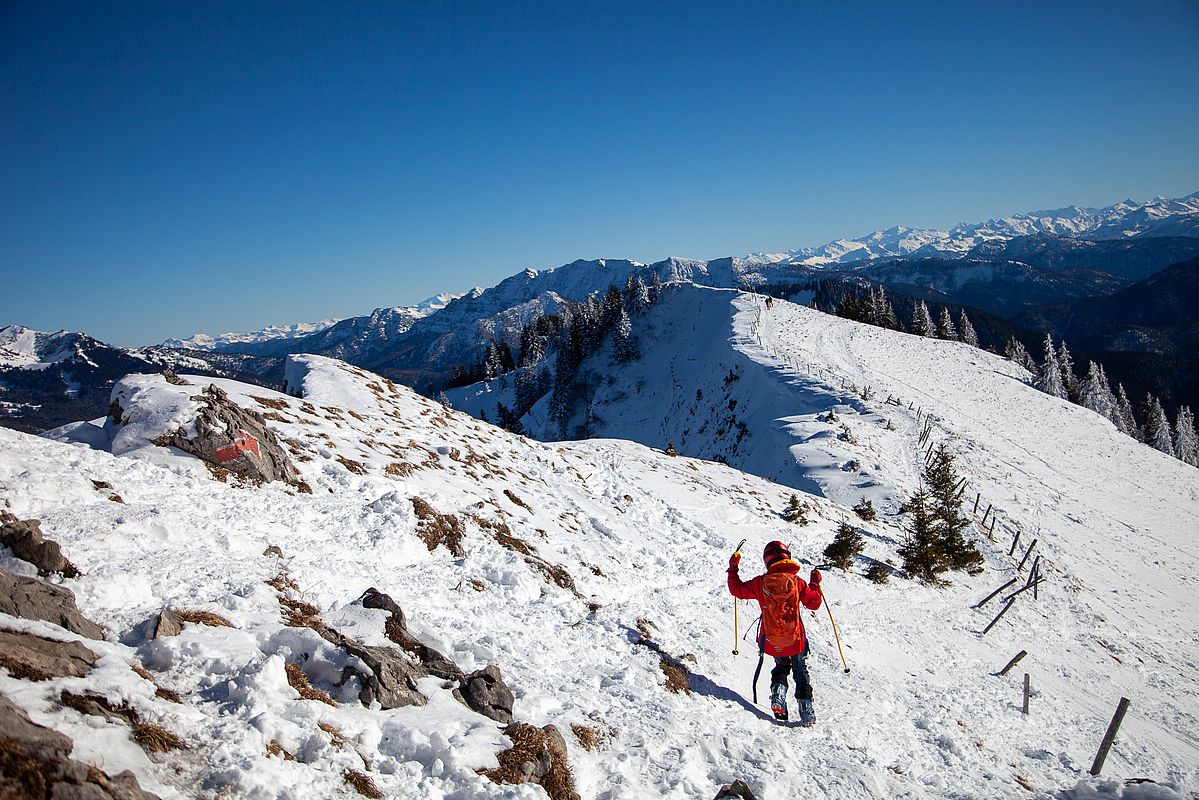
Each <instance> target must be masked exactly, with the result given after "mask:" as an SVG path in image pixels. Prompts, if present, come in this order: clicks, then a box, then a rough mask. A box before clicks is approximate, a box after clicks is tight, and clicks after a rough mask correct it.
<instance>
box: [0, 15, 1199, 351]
mask: <svg viewBox="0 0 1199 800" xmlns="http://www.w3.org/2000/svg"><path fill="white" fill-rule="evenodd" d="M1196 190H1199V3H1197V2H1195V0H1177V1H1176V2H1153V1H1152V0H1150V1H1149V2H1136V3H1130V2H1118V3H1107V2H1096V1H1095V0H1089V1H1088V2H1077V3H1075V2H1067V1H1065V0H1053V2H1044V0H1038V1H1037V2H1028V3H1019V2H1013V3H995V2H967V1H966V0H956V2H946V3H923V2H906V3H891V4H882V3H878V4H860V3H853V2H840V1H838V2H778V3H772V2H743V0H729V2H725V3H706V2H699V1H698V0H696V1H695V2H678V3H667V2H654V0H630V2H616V1H611V2H594V3H583V2H563V0H551V1H550V2H544V3H506V2H479V3H465V2H426V1H425V0H421V1H420V2H411V3H405V2H391V3H385V2H361V3H352V2H346V3H339V2H327V0H321V1H320V2H301V1H300V0H288V1H287V2H280V3H277V4H276V3H268V2H251V3H245V2H228V3H224V2H217V0H204V1H203V2H194V3H183V2H150V3H145V4H135V3H126V4H114V3H106V2H102V1H100V0H89V2H81V3H59V2H53V1H52V0H32V1H31V2H25V1H23V0H7V1H6V2H3V3H0V324H7V323H11V322H16V323H20V324H24V325H28V326H30V327H34V328H38V329H42V330H57V329H59V328H68V329H72V330H83V331H87V332H89V333H91V334H93V335H95V336H97V337H99V338H101V339H104V340H106V341H110V342H113V343H115V344H120V345H134V344H150V343H155V342H158V341H161V340H162V339H164V338H166V337H169V336H186V335H190V334H192V333H194V332H197V331H204V332H207V333H219V332H223V331H228V330H253V329H257V328H260V327H263V326H264V325H266V324H270V323H289V322H300V321H310V320H317V319H321V318H324V317H331V316H337V317H344V316H353V315H358V314H364V313H368V312H369V311H370V310H371V309H373V308H375V307H379V306H392V305H406V304H410V303H415V302H417V301H419V300H422V299H424V298H425V297H427V296H429V295H432V294H435V293H437V292H438V291H443V290H448V291H463V290H465V289H468V288H470V287H471V286H473V285H483V286H488V285H492V284H495V283H497V282H498V281H499V280H501V279H503V278H504V277H506V276H507V275H510V274H513V273H515V272H518V271H519V270H521V269H524V268H525V267H536V268H545V267H552V266H556V265H559V264H562V263H565V262H568V261H572V260H574V259H576V258H597V257H612V258H635V259H639V260H642V261H654V260H657V259H660V258H663V257H666V256H670V255H680V256H689V257H696V258H715V257H719V256H725V255H743V254H745V253H748V252H752V251H761V250H785V249H790V248H797V247H803V246H809V245H817V244H822V243H823V242H825V241H828V240H830V239H834V238H837V237H841V236H846V237H853V236H860V235H863V234H866V233H868V232H870V231H871V230H874V229H876V228H886V227H890V226H891V225H895V224H903V225H908V226H913V227H947V226H950V225H953V224H955V223H957V222H974V221H978V220H982V219H987V218H990V217H994V216H1001V215H1005V214H1012V213H1018V212H1022V211H1031V210H1035V209H1039V208H1055V207H1059V206H1065V205H1070V204H1079V205H1091V206H1102V205H1109V204H1111V203H1113V202H1117V201H1119V200H1122V199H1124V198H1126V197H1132V198H1134V199H1146V198H1148V197H1151V196H1153V195H1157V194H1163V195H1166V196H1171V197H1174V196H1181V195H1185V194H1189V193H1190V192H1193V191H1196Z"/></svg>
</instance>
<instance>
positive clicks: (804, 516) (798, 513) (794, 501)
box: [783, 494, 811, 525]
mask: <svg viewBox="0 0 1199 800" xmlns="http://www.w3.org/2000/svg"><path fill="white" fill-rule="evenodd" d="M809 511H811V508H810V507H809V506H808V504H807V503H801V502H800V500H799V495H796V494H793V495H791V499H790V500H789V501H787V507H786V508H784V509H783V519H785V520H787V522H792V523H795V524H796V525H807V524H808V523H809V522H810V521H811V520H809V519H808V512H809Z"/></svg>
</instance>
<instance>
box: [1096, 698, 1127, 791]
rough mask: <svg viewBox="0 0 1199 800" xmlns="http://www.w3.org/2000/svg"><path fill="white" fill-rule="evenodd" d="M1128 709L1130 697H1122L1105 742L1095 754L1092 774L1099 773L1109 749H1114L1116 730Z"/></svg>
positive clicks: (1108, 728)
mask: <svg viewBox="0 0 1199 800" xmlns="http://www.w3.org/2000/svg"><path fill="white" fill-rule="evenodd" d="M1127 711H1128V698H1127V697H1121V698H1120V704H1119V705H1117V706H1116V713H1115V716H1113V717H1112V721H1111V723H1110V724H1109V725H1108V726H1107V733H1105V734H1104V735H1103V742H1102V743H1101V744H1100V745H1099V752H1098V753H1096V754H1095V763H1093V764H1091V774H1092V775H1098V774H1099V772H1100V770H1102V769H1103V762H1104V761H1106V760H1107V751H1109V750H1111V749H1112V743H1113V742H1115V741H1116V731H1118V730H1120V723H1121V722H1123V721H1124V714H1125V713H1126V712H1127Z"/></svg>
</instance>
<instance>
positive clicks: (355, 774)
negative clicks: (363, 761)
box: [342, 769, 384, 800]
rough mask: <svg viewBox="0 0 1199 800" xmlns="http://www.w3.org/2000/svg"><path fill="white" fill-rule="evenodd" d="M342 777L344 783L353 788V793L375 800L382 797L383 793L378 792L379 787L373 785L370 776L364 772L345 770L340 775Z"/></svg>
mask: <svg viewBox="0 0 1199 800" xmlns="http://www.w3.org/2000/svg"><path fill="white" fill-rule="evenodd" d="M342 777H343V778H345V781H346V783H348V784H350V786H353V787H354V791H356V792H358V794H360V795H362V796H363V797H371V798H376V800H377V799H378V798H381V797H383V796H384V795H383V792H381V791H379V787H378V786H376V785H375V782H374V781H373V780H371V776H370V775H367V774H366V773H365V772H359V771H358V770H356V769H347V770H346V771H345V772H344V773H343V774H342Z"/></svg>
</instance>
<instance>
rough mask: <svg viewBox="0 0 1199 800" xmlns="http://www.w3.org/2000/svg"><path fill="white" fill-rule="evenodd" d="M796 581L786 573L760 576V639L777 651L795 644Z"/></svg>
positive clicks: (797, 610)
mask: <svg viewBox="0 0 1199 800" xmlns="http://www.w3.org/2000/svg"><path fill="white" fill-rule="evenodd" d="M801 630H802V629H801V628H800V625H799V579H798V578H796V577H795V576H794V575H792V574H790V573H786V572H768V573H767V574H766V575H764V576H763V577H762V636H764V637H765V638H766V641H767V642H769V643H770V645H771V646H772V647H774V648H775V649H777V650H786V649H787V648H789V647H794V646H795V645H796V644H798V643H799V637H800V632H801Z"/></svg>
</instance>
